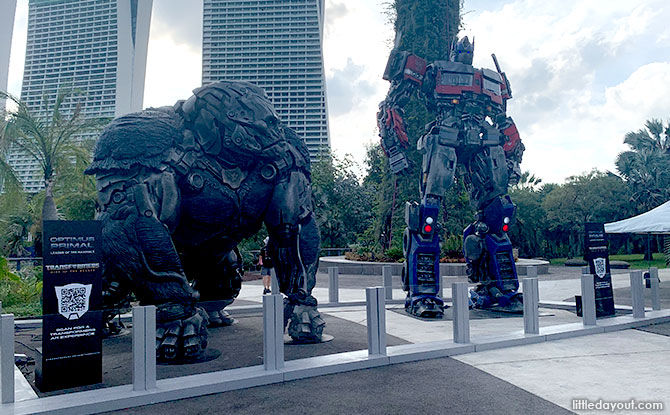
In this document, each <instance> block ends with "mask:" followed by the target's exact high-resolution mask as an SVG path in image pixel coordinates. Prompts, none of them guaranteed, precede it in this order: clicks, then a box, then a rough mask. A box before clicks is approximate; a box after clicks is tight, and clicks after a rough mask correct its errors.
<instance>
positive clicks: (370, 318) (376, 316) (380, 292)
mask: <svg viewBox="0 0 670 415" xmlns="http://www.w3.org/2000/svg"><path fill="white" fill-rule="evenodd" d="M384 291H385V289H384V287H374V288H366V289H365V298H366V301H367V307H366V311H367V323H368V354H369V355H386V306H385V305H386V302H385V301H384Z"/></svg>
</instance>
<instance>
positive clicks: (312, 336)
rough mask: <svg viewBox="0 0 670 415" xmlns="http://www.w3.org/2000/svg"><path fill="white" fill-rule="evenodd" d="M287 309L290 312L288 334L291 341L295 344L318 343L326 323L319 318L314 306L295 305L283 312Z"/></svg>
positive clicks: (319, 315) (287, 307)
mask: <svg viewBox="0 0 670 415" xmlns="http://www.w3.org/2000/svg"><path fill="white" fill-rule="evenodd" d="M289 308H292V311H291V312H290V313H288V316H289V323H288V334H289V336H291V338H292V339H293V341H295V342H297V343H319V342H321V336H322V334H323V329H324V327H326V322H325V321H324V320H323V319H322V318H321V314H320V313H319V311H318V310H317V309H316V306H308V305H300V304H299V305H295V306H286V307H285V312H286V311H288V309H289Z"/></svg>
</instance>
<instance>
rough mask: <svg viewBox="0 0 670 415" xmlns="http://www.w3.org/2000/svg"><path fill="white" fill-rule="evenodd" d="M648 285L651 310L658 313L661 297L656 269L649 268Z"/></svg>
mask: <svg viewBox="0 0 670 415" xmlns="http://www.w3.org/2000/svg"><path fill="white" fill-rule="evenodd" d="M649 284H651V309H652V310H654V311H658V310H660V309H661V296H660V293H659V287H658V285H659V284H658V268H656V267H652V268H649Z"/></svg>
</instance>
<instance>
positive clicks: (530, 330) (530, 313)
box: [521, 267, 540, 334]
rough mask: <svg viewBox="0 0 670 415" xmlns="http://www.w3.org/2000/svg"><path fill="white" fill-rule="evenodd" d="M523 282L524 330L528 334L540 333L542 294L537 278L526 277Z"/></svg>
mask: <svg viewBox="0 0 670 415" xmlns="http://www.w3.org/2000/svg"><path fill="white" fill-rule="evenodd" d="M529 268H530V267H529ZM532 268H535V267H532ZM536 274H537V271H536ZM521 283H522V284H523V328H524V332H525V333H526V334H540V312H539V303H540V298H539V297H540V296H539V289H538V282H537V278H524V279H523V280H521Z"/></svg>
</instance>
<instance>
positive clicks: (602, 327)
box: [0, 269, 670, 415]
mask: <svg viewBox="0 0 670 415" xmlns="http://www.w3.org/2000/svg"><path fill="white" fill-rule="evenodd" d="M657 272H658V271H657V270H656V271H654V270H653V269H652V272H651V273H650V274H651V275H652V276H657V275H658V274H657ZM337 275H338V273H337V271H336V270H334V271H330V270H329V277H330V278H331V280H334V281H337ZM384 275H386V274H384ZM536 275H537V274H536V272H533V271H530V273H529V278H524V279H523V280H522V284H523V293H524V328H523V330H519V331H518V332H513V333H510V334H509V335H506V336H498V337H493V338H484V339H477V338H475V339H471V338H470V320H469V309H468V292H467V289H468V285H467V283H464V282H456V283H453V284H452V297H453V302H452V304H453V310H452V311H453V331H454V333H453V341H438V342H430V343H417V344H406V345H400V346H391V347H389V346H387V344H386V317H385V315H386V307H385V305H386V300H387V299H388V298H389V295H388V290H387V288H388V286H389V285H390V281H389V280H390V278H388V279H387V278H383V282H384V283H385V284H384V285H385V286H384V287H375V288H367V289H366V308H367V330H368V350H359V351H354V352H347V353H339V354H334V355H328V356H317V357H312V358H306V359H298V360H292V361H288V362H285V361H284V341H283V335H284V325H283V297H282V296H281V295H277V294H275V295H267V296H264V297H263V344H264V347H263V357H264V359H263V360H264V364H263V365H260V366H252V367H245V368H241V369H231V370H225V371H218V372H212V373H205V374H200V375H190V376H184V377H179V378H172V379H164V380H158V381H157V380H156V350H155V333H156V308H155V307H154V306H146V307H135V308H133V314H132V318H133V332H132V335H133V364H132V367H133V378H132V379H133V382H132V384H131V385H124V386H115V387H109V388H105V389H98V390H92V391H84V392H76V393H70V394H64V395H57V396H50V397H45V398H37V399H31V400H25V401H20V402H14V316H13V315H11V314H3V315H2V317H1V318H0V336H1V337H0V389H1V391H2V393H1V397H2V404H0V413H2V414H7V415H10V414H33V413H50V412H61V411H62V412H66V411H67V412H73V413H79V414H86V413H97V412H100V411H110V410H116V409H122V408H131V407H135V406H140V405H146V404H150V403H157V402H164V401H169V400H176V399H183V398H187V397H195V396H201V395H205V394H211V393H218V392H225V391H229V390H235V389H243V388H248V387H253V386H260V385H267V384H272V383H279V382H283V381H287V380H294V379H301V378H309V377H314V376H320V375H325V374H332V373H340V372H346V371H350V370H356V369H363V368H369V367H377V366H383V365H390V364H396V363H402V362H408V361H417V360H425V359H432V358H438V357H445V356H452V355H455V354H462V353H471V352H476V351H481V350H489V349H495V348H502V347H509V346H516V345H521V344H530V343H538V342H543V341H550V340H555V339H560V338H566V337H574V336H581V335H586V334H592V333H602V332H605V331H615V330H623V329H627V328H632V327H638V326H643V325H648V324H652V323H657V322H666V321H670V310H661V309H660V308H661V307H660V300H658V280H656V283H655V284H654V282H653V278H652V282H651V297H652V303H653V307H652V308H653V309H652V310H651V311H649V312H648V313H646V312H645V309H644V296H643V295H640V294H639V293H640V292H642V291H641V290H642V289H643V285H642V284H643V279H642V274H641V273H640V272H638V271H634V272H632V273H631V292H632V301H633V315H632V316H620V317H613V318H609V319H606V320H603V321H600V322H598V321H597V320H596V319H595V295H594V292H593V276H592V275H589V274H585V275H583V276H582V278H581V281H582V310H583V322H582V323H578V324H574V323H573V324H563V325H557V326H549V327H540V325H539V318H538V316H539V312H538V304H539V291H538V281H537V278H536ZM386 283H388V284H386ZM335 286H337V282H335ZM333 298H335V299H337V293H333V295H332V296H331V299H333ZM0 311H1V304H0Z"/></svg>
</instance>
